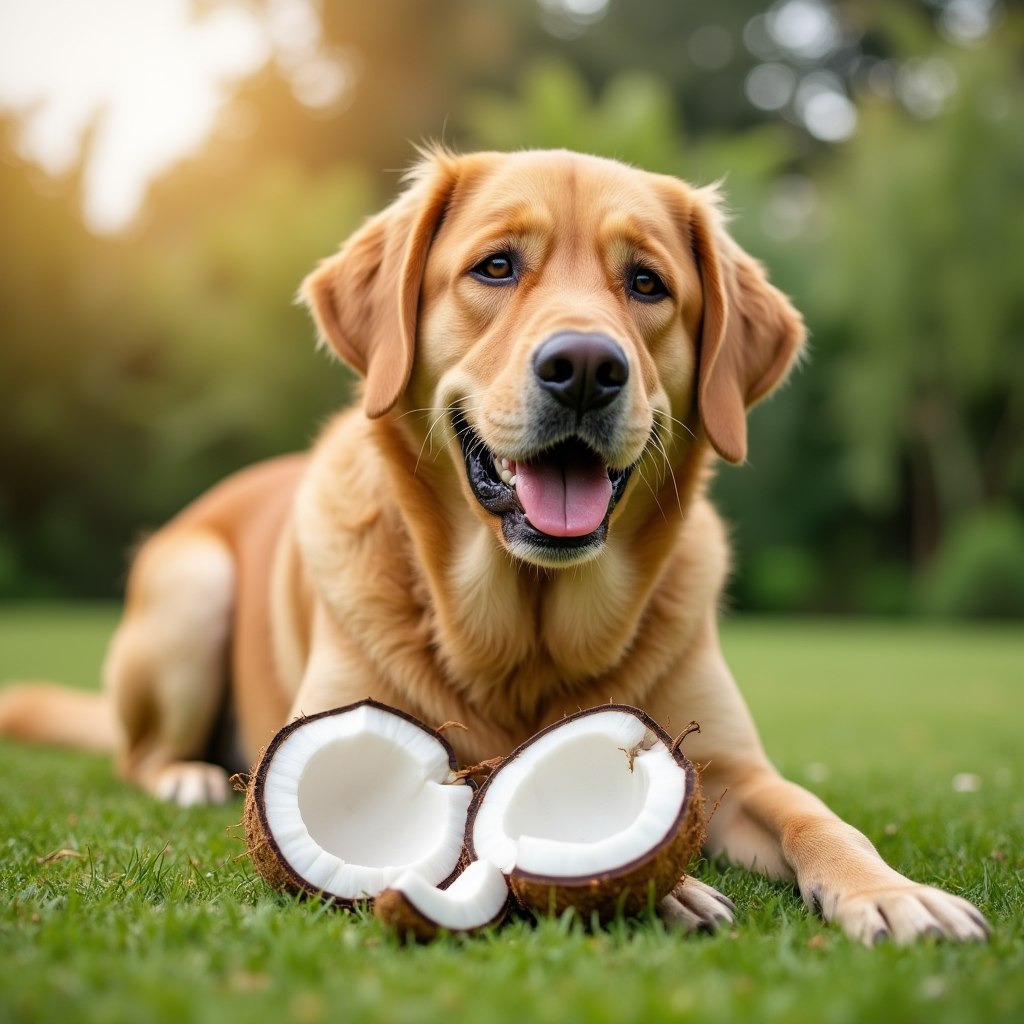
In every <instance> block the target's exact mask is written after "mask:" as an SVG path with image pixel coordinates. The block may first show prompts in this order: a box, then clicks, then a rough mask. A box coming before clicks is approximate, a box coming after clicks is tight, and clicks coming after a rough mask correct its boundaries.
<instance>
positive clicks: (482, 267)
mask: <svg viewBox="0 0 1024 1024" xmlns="http://www.w3.org/2000/svg"><path fill="white" fill-rule="evenodd" d="M514 270H515V268H514V267H513V266H512V257H511V256H509V254H508V253H507V252H496V253H495V254H494V255H493V256H488V257H487V259H485V260H484V261H483V262H482V263H478V264H477V265H476V266H475V267H474V268H473V273H474V274H477V275H479V276H480V277H485V278H488V279H489V280H491V281H505V280H507V279H508V278H510V277H511V276H512V274H513V272H514Z"/></svg>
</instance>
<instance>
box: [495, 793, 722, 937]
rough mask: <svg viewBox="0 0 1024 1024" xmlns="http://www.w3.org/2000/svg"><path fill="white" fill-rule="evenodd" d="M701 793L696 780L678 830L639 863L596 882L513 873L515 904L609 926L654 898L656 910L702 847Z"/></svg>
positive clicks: (510, 880) (639, 909) (703, 830)
mask: <svg viewBox="0 0 1024 1024" xmlns="http://www.w3.org/2000/svg"><path fill="white" fill-rule="evenodd" d="M704 804H705V799H704V792H703V790H702V789H701V788H700V780H699V779H696V780H695V787H694V790H693V792H692V794H691V796H690V798H689V805H688V807H687V810H686V812H685V815H684V817H683V820H682V822H681V824H680V826H679V829H678V831H677V832H676V833H675V835H674V836H672V838H671V839H669V840H668V841H667V842H665V843H664V844H660V845H659V846H656V847H655V848H654V849H653V850H651V851H650V852H649V854H648V855H647V856H645V857H643V858H642V859H639V860H636V861H633V862H632V863H631V864H627V865H624V866H623V868H622V869H621V871H617V872H615V873H614V874H607V875H603V876H600V877H598V878H589V879H587V878H577V879H553V878H543V877H541V876H538V875H532V874H529V873H527V872H521V871H516V870H515V869H513V871H512V874H511V875H510V876H509V886H510V887H511V889H512V892H513V893H514V894H515V897H516V899H517V900H518V902H519V904H520V905H521V906H522V907H523V908H525V909H527V910H533V911H536V912H537V913H542V914H547V913H553V914H556V915H558V914H561V913H562V912H563V911H565V910H567V909H568V908H569V907H572V908H574V909H575V910H576V912H577V913H578V914H579V915H580V917H582V918H583V920H584V921H589V920H590V918H591V916H592V915H593V914H594V913H596V914H597V916H598V919H599V920H601V921H608V920H610V919H612V918H614V917H615V916H616V914H618V913H619V912H620V910H621V913H623V914H625V915H627V916H630V915H633V914H639V913H642V912H643V911H644V910H645V909H646V908H647V906H648V901H649V900H650V899H651V898H652V895H651V894H652V892H653V905H654V906H657V905H658V903H660V902H661V900H662V899H664V897H666V896H667V895H668V894H669V893H670V892H671V891H672V890H673V889H674V888H675V887H676V886H677V885H678V884H679V883H680V881H681V880H682V879H683V878H684V877H685V875H686V868H687V867H688V866H689V864H690V862H691V861H692V860H693V858H694V857H695V856H696V854H697V853H698V852H699V851H700V848H701V847H702V846H703V845H704V839H705V835H706V829H705V827H704Z"/></svg>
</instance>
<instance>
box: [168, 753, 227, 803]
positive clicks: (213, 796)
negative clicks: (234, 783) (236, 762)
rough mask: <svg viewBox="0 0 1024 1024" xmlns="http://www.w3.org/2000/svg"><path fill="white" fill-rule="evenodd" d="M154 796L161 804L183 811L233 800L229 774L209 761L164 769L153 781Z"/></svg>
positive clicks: (173, 765) (182, 763) (182, 762)
mask: <svg viewBox="0 0 1024 1024" xmlns="http://www.w3.org/2000/svg"><path fill="white" fill-rule="evenodd" d="M151 788H152V793H153V796H155V797H156V798H157V799H158V800H165V801H166V802H167V803H175V804H177V805H178V806H179V807H197V806H201V805H202V804H224V803H227V802H228V800H229V799H230V798H231V785H230V783H229V782H228V773H227V772H226V771H224V769H223V768H220V767H219V766H217V765H215V764H207V763H206V762H205V761H176V762H175V763H174V764H169V765H167V766H166V767H165V768H161V769H160V771H159V772H158V773H157V775H156V776H155V778H154V779H153V784H152V787H151Z"/></svg>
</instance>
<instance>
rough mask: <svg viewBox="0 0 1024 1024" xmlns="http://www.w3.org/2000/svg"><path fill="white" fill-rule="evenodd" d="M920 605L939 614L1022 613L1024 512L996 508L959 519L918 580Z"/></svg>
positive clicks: (993, 614)
mask: <svg viewBox="0 0 1024 1024" xmlns="http://www.w3.org/2000/svg"><path fill="white" fill-rule="evenodd" d="M921 605H922V607H924V608H925V609H926V610H928V611H931V612H936V613H938V614H940V615H963V616H973V617H984V616H1017V617H1020V616H1024V517H1022V516H1021V515H1020V514H1019V513H1017V512H1016V511H1014V510H1013V509H1010V508H994V509H986V510H984V511H981V512H978V513H975V514H974V515H973V516H969V517H965V518H964V519H961V520H960V522H958V523H957V525H956V526H955V527H954V528H953V530H952V531H951V532H950V535H949V537H948V539H947V541H946V543H945V545H944V546H943V548H942V550H941V551H940V552H939V555H938V557H937V558H936V559H935V561H934V562H933V563H932V565H931V566H930V567H929V570H928V572H927V574H926V575H925V576H924V578H923V580H922V581H921Z"/></svg>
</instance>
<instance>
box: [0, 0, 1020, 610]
mask: <svg viewBox="0 0 1024 1024" xmlns="http://www.w3.org/2000/svg"><path fill="white" fill-rule="evenodd" d="M0 122H2V123H0V158H2V159H0V598H3V599H8V600H21V599H26V598H53V597H65V598H71V597H76V598H77V597H110V596H114V595H117V594H118V593H119V592H120V590H121V587H122V586H123V580H124V575H125V569H126V566H127V552H128V551H129V549H130V547H131V545H132V544H133V543H134V542H135V541H136V540H137V539H138V537H139V536H141V535H143V534H144V532H145V531H146V530H150V529H153V528H154V527H156V526H158V525H159V524H160V523H162V522H164V521H165V520H166V519H167V518H169V517H170V516H171V515H172V514H173V513H174V512H175V511H176V510H177V509H179V508H180V507H181V506H182V505H184V504H185V503H186V502H187V501H189V500H190V499H191V498H193V497H195V496H196V495H197V494H199V493H200V492H201V491H202V490H203V489H204V488H206V487H208V486H209V485H211V484H212V483H214V482H215V481H217V480H218V479H219V478H221V477H222V476H224V475H225V474H227V473H228V472H230V471H231V470H233V469H236V468H238V467H240V466H243V465H245V464H247V463H249V462H252V461H254V460H257V459H260V458H262V457H265V456H269V455H274V454H277V453H280V452H284V451H289V450H293V449H297V448H302V447H304V446H305V445H307V444H308V443H309V441H310V440H311V439H312V438H313V437H314V436H315V434H316V432H317V429H318V427H319V425H320V424H321V423H322V422H323V420H324V418H325V417H326V416H327V415H328V414H329V412H330V411H331V410H333V409H335V408H337V407H339V406H340V405H342V404H343V403H345V402H346V401H347V400H348V397H349V394H350V387H351V378H350V376H349V375H348V374H347V372H346V371H345V370H344V369H343V368H342V367H339V366H338V365H336V364H334V363H332V362H331V361H330V360H329V359H328V357H327V356H326V355H324V354H323V353H318V352H316V351H315V349H314V337H313V331H312V328H311V325H310V323H309V321H308V318H307V316H306V315H305V313H304V312H303V311H302V310H301V309H299V308H297V307H295V305H294V304H293V296H294V293H295V290H296V286H297V284H298V282H299V281H300V280H301V278H302V276H303V275H304V273H305V272H306V271H307V270H308V269H309V268H311V267H312V266H313V264H314V262H315V261H316V260H317V259H319V258H321V257H323V256H326V255H328V254H330V253H331V252H332V251H334V249H335V247H336V246H337V244H338V242H339V241H340V240H341V239H343V238H344V237H345V236H346V235H347V234H348V233H349V232H350V231H351V230H352V229H353V228H354V227H356V226H357V225H358V224H359V223H360V221H361V219H362V218H363V217H364V216H366V215H367V214H368V213H370V212H373V211H374V210H376V209H378V208H380V207H381V206H383V205H384V204H386V203H387V202H388V201H389V200H390V198H391V197H392V196H393V195H394V194H395V192H396V190H397V188H398V181H399V174H400V171H401V169H402V168H403V167H405V166H406V165H407V164H408V163H409V162H410V160H411V159H412V158H413V155H414V152H413V146H414V144H415V143H416V142H419V141H422V140H425V139H431V138H433V139H443V140H445V141H446V142H448V143H449V144H451V145H453V146H455V147H457V148H460V149H471V148H480V147H495V148H502V149H507V148H516V147H523V146H566V147H570V148H573V149H579V150H584V151H588V152H592V153H598V154H603V155H607V156H613V157H618V158H620V159H623V160H627V161H630V162H633V163H636V164H638V165H640V166H643V167H645V168H648V169H650V170H656V171H662V172H667V173H672V174H678V175H680V176H683V177H686V178H688V179H690V180H693V181H696V182H698V183H707V182H711V181H715V180H718V179H724V188H725V192H726V193H727V195H728V197H729V203H730V206H731V208H732V210H733V213H734V221H733V228H732V229H733V232H734V234H735V236H736V237H737V238H738V239H739V241H740V242H741V244H743V245H744V246H745V247H746V248H747V249H748V250H749V251H750V252H751V253H753V254H755V255H756V256H758V257H760V258H761V259H763V260H764V261H765V262H766V263H767V264H768V266H769V268H770V271H771V275H772V278H773V280H774V281H775V282H776V283H777V284H778V285H779V286H780V287H781V288H782V289H783V290H784V291H786V292H787V293H788V294H790V295H791V296H792V297H793V299H794V301H795V302H796V304H797V306H798V307H799V308H800V309H801V310H802V311H803V312H804V314H805V316H806V319H807V321H808V324H809V327H810V331H811V356H810V359H809V360H808V361H807V362H806V364H805V365H804V366H803V367H802V368H801V369H800V370H799V371H798V372H797V373H796V374H795V376H794V379H793V381H792V383H791V384H790V386H789V387H788V388H787V389H786V390H785V391H784V392H783V393H782V394H780V395H779V396H777V397H776V398H775V399H774V400H772V401H770V402H768V403H766V404H765V405H764V406H762V407H760V408H758V410H756V411H755V412H754V414H753V422H752V427H751V448H750V455H749V460H748V464H747V465H746V466H744V467H742V468H739V469H732V468H723V469H722V470H721V472H720V473H719V475H718V478H717V480H716V482H715V485H714V486H715V494H716V498H717V501H718V503H719V506H720V508H721V509H722V510H723V512H724V513H725V515H726V517H727V519H728V520H729V522H730V523H731V526H732V531H733V537H734V542H735V546H736V551H737V564H736V572H735V574H734V577H733V580H732V583H731V588H730V601H731V604H732V606H733V607H734V608H737V609H740V610H747V611H767V612H800V613H808V612H810V613H815V612H816V613H830V614H836V613H847V614H852V613H861V614H873V615H893V616H896V615H910V614H921V615H955V616H1002V617H1011V616H1015V617H1024V12H1022V11H1021V10H1020V9H1018V8H1015V7H1014V6H1013V5H1011V4H1010V3H1009V0H1004V2H999V0H927V2H926V0H848V2H836V3H827V2H825V0H781V2H779V3H776V4H774V5H772V6H768V5H767V4H766V3H765V0H685V2H684V0H370V2H355V0H322V2H317V0H265V2H259V0H251V2H249V3H243V2H230V3H222V2H217V0H193V2H188V0H31V3H27V2H25V0H0Z"/></svg>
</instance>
